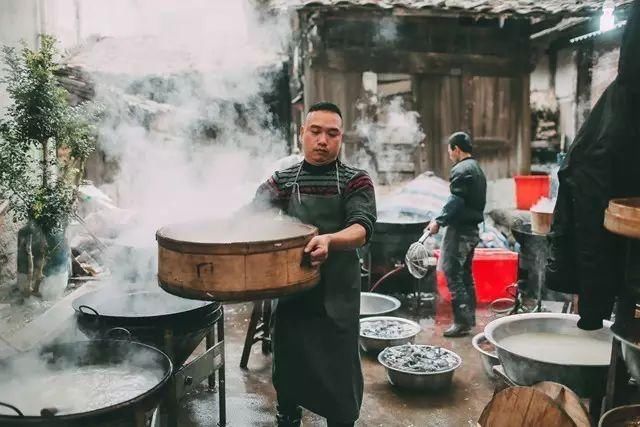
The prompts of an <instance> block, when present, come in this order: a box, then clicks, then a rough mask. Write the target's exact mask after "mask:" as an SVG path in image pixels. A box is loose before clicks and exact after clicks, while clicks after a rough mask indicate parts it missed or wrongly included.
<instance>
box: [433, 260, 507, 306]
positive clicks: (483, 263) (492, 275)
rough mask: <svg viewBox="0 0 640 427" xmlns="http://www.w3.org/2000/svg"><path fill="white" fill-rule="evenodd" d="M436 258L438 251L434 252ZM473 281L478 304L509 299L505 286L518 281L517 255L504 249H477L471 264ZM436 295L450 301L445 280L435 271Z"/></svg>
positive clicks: (441, 273)
mask: <svg viewBox="0 0 640 427" xmlns="http://www.w3.org/2000/svg"><path fill="white" fill-rule="evenodd" d="M435 255H436V257H437V258H439V257H440V251H439V250H437V251H435ZM471 272H472V274H473V281H474V283H475V285H476V300H477V301H478V302H479V303H489V302H491V301H493V300H495V299H496V298H504V297H509V295H508V294H507V293H506V288H507V286H509V285H511V284H514V283H516V282H517V281H518V253H517V252H511V251H509V250H506V249H486V248H477V249H476V250H475V252H474V255H473V263H472V264H471ZM437 282H438V293H439V294H440V297H441V298H442V299H444V300H445V301H451V294H450V293H449V288H448V287H447V279H446V278H445V276H444V273H443V272H442V271H440V266H439V265H438V271H437Z"/></svg>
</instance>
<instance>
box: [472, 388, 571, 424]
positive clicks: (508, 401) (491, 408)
mask: <svg viewBox="0 0 640 427" xmlns="http://www.w3.org/2000/svg"><path fill="white" fill-rule="evenodd" d="M478 424H479V425H480V426H482V427H511V426H519V427H537V426H554V427H576V424H575V423H574V422H573V420H572V419H571V417H570V416H569V415H568V414H567V413H566V411H565V410H564V409H563V408H562V407H561V406H560V405H559V404H558V403H557V402H555V401H554V400H553V399H552V398H551V397H549V396H547V395H546V394H545V393H544V392H542V391H539V390H536V389H534V388H532V387H509V388H507V389H505V390H502V391H501V392H499V393H497V394H496V395H495V396H494V397H493V399H491V402H489V404H488V405H487V406H486V407H485V409H484V410H483V411H482V415H481V416H480V419H479V420H478Z"/></svg>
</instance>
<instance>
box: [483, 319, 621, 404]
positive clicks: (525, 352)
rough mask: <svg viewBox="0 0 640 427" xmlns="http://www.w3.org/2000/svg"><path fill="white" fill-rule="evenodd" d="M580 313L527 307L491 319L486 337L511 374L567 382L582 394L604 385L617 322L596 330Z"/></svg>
mask: <svg viewBox="0 0 640 427" xmlns="http://www.w3.org/2000/svg"><path fill="white" fill-rule="evenodd" d="M578 319H579V317H578V316H577V315H573V314H561V313H526V314H516V315H512V316H507V317H503V318H500V319H497V320H494V321H493V322H491V323H489V324H488V325H487V326H486V327H485V330H484V333H485V336H486V338H487V339H488V340H489V342H491V343H492V344H493V345H494V346H495V347H496V351H497V353H498V359H499V360H500V364H501V365H502V367H503V368H504V371H505V373H506V374H507V376H508V377H509V378H510V379H511V380H512V381H514V382H515V383H516V384H518V385H523V386H530V385H533V384H535V383H538V382H541V381H553V382H557V383H560V384H563V385H565V386H567V387H569V388H570V389H571V390H573V391H574V392H575V393H576V394H578V395H579V396H581V397H590V396H592V395H594V393H597V392H598V391H601V390H604V385H605V383H606V376H607V368H608V366H609V363H610V359H611V341H612V334H611V331H610V330H609V328H610V326H611V322H604V323H605V327H604V328H602V329H599V330H596V331H584V330H582V329H579V328H578V326H577V322H578Z"/></svg>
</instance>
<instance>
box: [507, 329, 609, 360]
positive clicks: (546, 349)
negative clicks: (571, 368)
mask: <svg viewBox="0 0 640 427" xmlns="http://www.w3.org/2000/svg"><path fill="white" fill-rule="evenodd" d="M499 344H500V346H501V347H504V348H506V349H507V350H509V351H511V352H513V353H516V354H519V355H521V356H525V357H529V358H530V359H534V360H539V361H542V362H548V363H557V364H561V365H608V364H609V362H610V359H611V341H603V340H599V339H596V338H592V337H588V336H576V335H564V334H557V333H552V332H526V333H523V334H518V335H513V336H510V337H506V338H503V339H501V340H500V341H499Z"/></svg>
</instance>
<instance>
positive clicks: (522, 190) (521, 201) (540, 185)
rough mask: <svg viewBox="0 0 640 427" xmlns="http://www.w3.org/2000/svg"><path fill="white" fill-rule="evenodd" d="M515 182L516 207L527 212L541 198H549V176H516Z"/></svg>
mask: <svg viewBox="0 0 640 427" xmlns="http://www.w3.org/2000/svg"><path fill="white" fill-rule="evenodd" d="M513 179H514V180H515V182H516V207H517V208H518V209H522V210H529V208H531V206H533V205H534V204H535V203H536V202H537V201H538V200H540V198H541V197H549V185H550V179H549V175H518V176H514V177H513Z"/></svg>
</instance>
